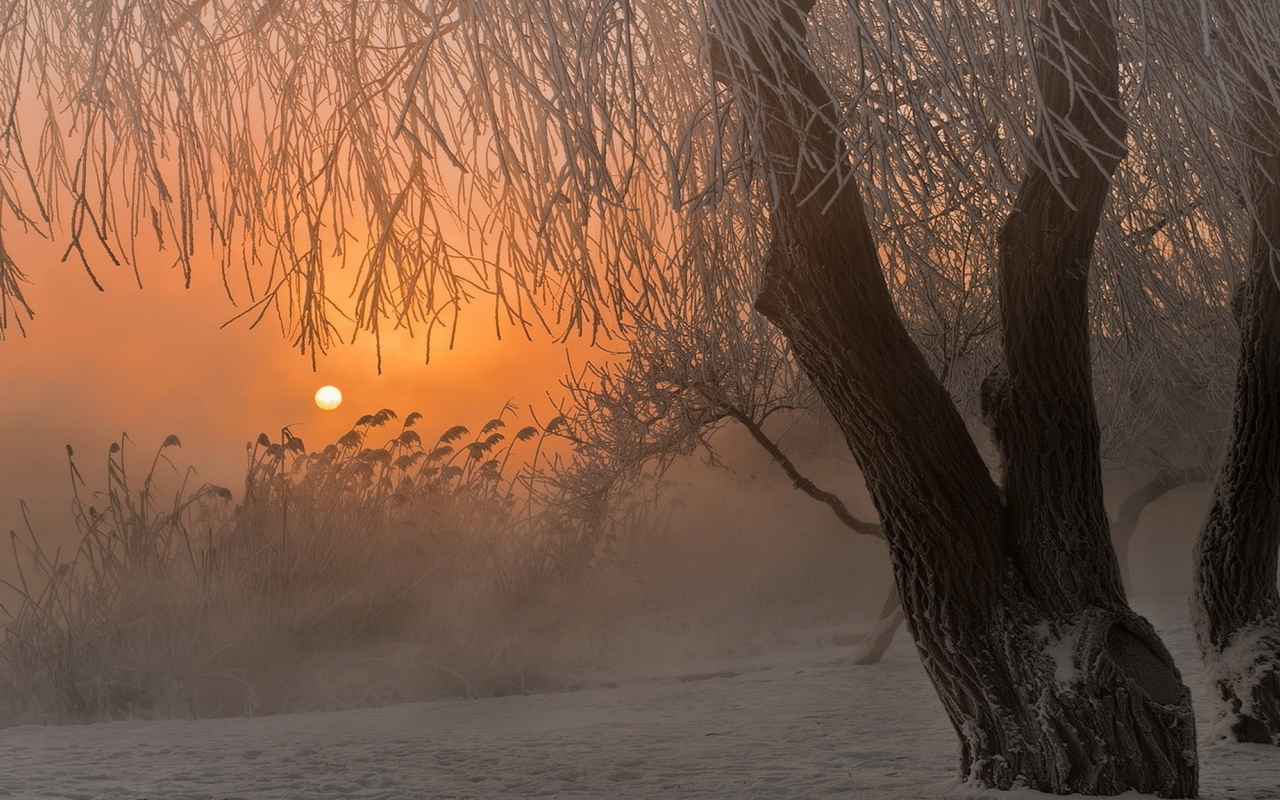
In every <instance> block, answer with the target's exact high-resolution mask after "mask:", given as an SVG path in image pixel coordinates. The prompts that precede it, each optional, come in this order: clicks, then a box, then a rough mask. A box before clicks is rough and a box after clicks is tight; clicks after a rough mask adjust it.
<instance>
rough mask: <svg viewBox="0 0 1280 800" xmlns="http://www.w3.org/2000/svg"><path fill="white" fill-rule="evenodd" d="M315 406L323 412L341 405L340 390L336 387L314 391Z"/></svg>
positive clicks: (322, 387)
mask: <svg viewBox="0 0 1280 800" xmlns="http://www.w3.org/2000/svg"><path fill="white" fill-rule="evenodd" d="M316 405H318V406H320V408H322V409H324V410H325V411H332V410H334V409H335V408H337V407H338V406H340V405H342V390H340V389H339V388H338V387H337V386H321V387H320V388H319V389H316Z"/></svg>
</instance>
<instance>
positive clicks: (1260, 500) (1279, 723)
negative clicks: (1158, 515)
mask: <svg viewBox="0 0 1280 800" xmlns="http://www.w3.org/2000/svg"><path fill="white" fill-rule="evenodd" d="M1216 9H1217V11H1218V13H1219V14H1220V15H1221V16H1220V20H1219V21H1220V22H1221V23H1222V30H1221V31H1220V32H1219V33H1220V36H1221V39H1220V42H1221V45H1222V48H1223V52H1224V53H1225V54H1226V55H1227V58H1228V64H1227V66H1228V68H1234V69H1236V70H1237V71H1238V75H1237V77H1238V78H1239V79H1240V80H1239V82H1238V84H1237V85H1241V86H1244V87H1247V89H1248V91H1247V93H1246V94H1245V95H1244V96H1243V97H1240V98H1236V101H1237V103H1238V104H1239V106H1240V109H1241V111H1240V113H1239V115H1238V123H1239V124H1240V129H1239V131H1237V133H1238V134H1239V135H1240V137H1241V139H1242V140H1243V141H1244V142H1245V143H1246V146H1247V147H1248V164H1249V169H1250V172H1251V176H1250V183H1249V186H1248V187H1247V190H1246V191H1247V197H1246V200H1247V205H1248V206H1249V208H1250V209H1251V211H1252V214H1253V241H1252V244H1251V252H1250V259H1249V275H1248V277H1247V278H1246V281H1245V283H1244V285H1243V287H1242V294H1241V295H1240V296H1239V297H1238V300H1239V303H1238V305H1237V309H1236V310H1237V313H1238V316H1239V322H1240V358H1239V361H1238V362H1237V365H1236V406H1235V413H1234V415H1233V417H1232V421H1231V429H1230V435H1229V439H1228V443H1227V454H1226V459H1225V461H1224V462H1223V465H1222V469H1221V470H1220V472H1219V473H1218V482H1217V484H1216V485H1215V487H1214V493H1213V502H1212V505H1211V506H1210V509H1209V516H1208V519H1207V520H1206V522H1205V526H1204V529H1203V530H1202V531H1201V533H1200V538H1199V540H1198V541H1197V543H1196V574H1195V591H1194V594H1193V598H1192V606H1193V617H1194V619H1195V623H1196V635H1197V638H1198V639H1199V643H1200V652H1201V655H1202V656H1203V657H1204V660H1205V665H1206V666H1207V667H1208V670H1209V674H1210V678H1211V680H1212V681H1213V683H1214V685H1215V686H1216V687H1217V689H1218V695H1219V699H1220V701H1221V706H1220V708H1219V713H1220V714H1222V715H1224V716H1225V717H1226V718H1227V720H1228V723H1229V726H1230V730H1231V732H1232V733H1233V734H1234V735H1235V737H1236V738H1237V739H1238V740H1240V741H1243V742H1258V743H1262V744H1275V745H1280V592H1277V588H1276V567H1277V551H1280V285H1278V282H1280V253H1278V252H1277V248H1280V106H1278V105H1277V103H1276V100H1275V94H1274V90H1275V87H1276V86H1277V85H1280V75H1277V74H1276V72H1275V69H1274V67H1272V68H1271V71H1270V73H1267V72H1264V71H1263V70H1267V69H1268V68H1267V67H1266V66H1264V65H1265V64H1267V63H1268V61H1267V59H1271V61H1270V63H1271V64H1273V65H1274V63H1275V62H1274V56H1275V54H1274V53H1258V52H1257V49H1256V44H1253V46H1251V44H1252V43H1251V42H1249V41H1248V40H1247V39H1246V38H1245V37H1244V36H1242V35H1241V34H1242V31H1241V29H1240V27H1239V20H1238V19H1237V18H1236V14H1237V12H1238V11H1239V9H1238V8H1237V6H1236V4H1235V3H1229V2H1219V3H1217V4H1216Z"/></svg>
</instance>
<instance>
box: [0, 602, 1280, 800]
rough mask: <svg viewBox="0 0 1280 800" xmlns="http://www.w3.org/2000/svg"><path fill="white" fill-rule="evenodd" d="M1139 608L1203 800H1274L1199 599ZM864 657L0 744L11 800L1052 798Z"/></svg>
mask: <svg viewBox="0 0 1280 800" xmlns="http://www.w3.org/2000/svg"><path fill="white" fill-rule="evenodd" d="M1137 606H1138V608H1139V610H1140V611H1141V612H1143V613H1145V614H1147V615H1148V616H1149V617H1150V618H1151V619H1152V621H1153V622H1155V624H1156V626H1157V627H1158V628H1159V629H1160V631H1161V633H1162V634H1163V635H1164V636H1165V638H1166V641H1167V642H1168V643H1169V645H1170V647H1171V648H1172V650H1173V652H1174V656H1175V657H1176V658H1177V659H1178V662H1179V663H1180V665H1181V666H1182V668H1183V674H1184V677H1185V678H1186V679H1187V680H1188V681H1189V682H1190V684H1191V686H1192V688H1193V691H1194V692H1195V695H1196V703H1197V706H1198V708H1199V709H1200V711H1201V715H1200V716H1201V718H1200V731H1201V750H1200V757H1201V775H1202V780H1201V783H1202V796H1203V797H1205V798H1210V799H1211V800H1227V799H1228V798H1231V800H1245V798H1249V799H1251V800H1252V799H1256V800H1263V798H1266V799H1267V800H1273V799H1274V798H1277V797H1280V749H1278V748H1271V747H1263V746H1258V745H1238V744H1234V743H1227V742H1225V741H1221V740H1217V739H1215V738H1214V737H1213V736H1212V734H1211V733H1210V731H1209V720H1208V719H1207V716H1206V712H1207V710H1208V704H1207V692H1206V687H1204V686H1203V685H1202V684H1203V673H1202V670H1200V668H1199V667H1198V664H1197V661H1196V658H1195V650H1194V641H1193V638H1192V635H1191V632H1190V630H1189V626H1188V622H1187V614H1186V611H1185V601H1184V600H1182V599H1181V598H1165V599H1160V600H1147V601H1145V602H1144V601H1142V600H1139V602H1138V603H1137ZM828 639H829V637H828ZM852 649H853V648H851V647H836V646H831V645H829V644H828V645H827V646H817V645H815V646H814V647H812V648H809V649H799V648H792V649H789V650H782V651H778V652H772V653H768V654H764V655H760V656H752V657H749V658H738V659H730V660H725V661H723V662H717V663H714V664H708V663H705V662H703V663H698V664H674V665H668V669H667V672H666V675H665V677H655V676H654V675H653V674H652V673H650V674H647V675H640V674H636V675H632V676H630V677H624V676H617V675H615V676H598V677H597V678H593V679H592V680H593V681H595V685H594V686H591V687H590V688H584V689H580V690H577V691H569V692H561V693H555V694H542V695H529V696H512V697H503V698H491V699H481V700H461V699H443V700H437V701H433V702H427V703H414V704H408V705H401V706H394V707H389V708H378V709H368V710H358V711H342V712H331V713H311V714H290V715H281V716H275V717H262V718H242V719H213V720H172V721H160V722H114V723H105V724H95V725H81V726H31V725H28V726H22V727H15V728H9V729H7V730H2V731H0V796H3V797H19V798H50V797H57V798H83V799H84V800H108V799H111V798H130V800H142V799H143V798H146V800H179V799H181V800H188V799H190V800H194V799H195V798H208V799H209V800H225V799H228V798H246V800H249V799H252V800H258V799H262V800H266V799H267V798H368V799H370V800H371V799H372V798H387V799H389V798H435V797H441V798H446V797H447V798H488V797H600V798H737V797H749V798H756V797H759V798H767V797H850V798H868V800H876V799H877V798H930V800H934V799H937V798H977V797H1000V798H1011V799H1016V800H1025V798H1031V797H1035V798H1047V797H1050V796H1049V795H1042V794H1040V793H1038V792H1032V791H1027V790H1015V791H1011V792H997V791H989V790H982V789H978V788H974V787H972V786H968V785H965V784H961V783H960V782H959V780H958V779H957V777H956V774H955V762H956V751H957V745H956V739H955V736H954V735H953V733H952V731H951V729H950V726H949V725H948V723H947V721H946V718H945V717H944V716H943V712H942V708H941V706H940V704H939V702H938V700H937V697H936V696H935V695H934V693H933V690H932V688H931V687H930V686H929V684H928V682H927V680H926V678H925V676H924V673H923V671H922V670H921V668H920V665H919V662H918V660H917V658H916V655H915V652H914V649H913V648H912V646H911V643H910V642H909V641H908V639H907V637H906V636H905V635H900V636H899V637H898V640H897V641H896V642H894V645H893V646H892V648H891V649H890V650H889V652H888V653H887V655H886V657H885V660H884V662H883V663H881V664H878V665H874V666H865V667H860V666H855V665H853V664H851V663H849V662H848V656H849V655H850V653H851V652H852ZM614 679H616V681H617V682H616V683H615V682H614ZM604 681H609V685H604ZM1124 796H1125V797H1139V796H1141V795H1138V794H1136V793H1129V794H1126V795H1124Z"/></svg>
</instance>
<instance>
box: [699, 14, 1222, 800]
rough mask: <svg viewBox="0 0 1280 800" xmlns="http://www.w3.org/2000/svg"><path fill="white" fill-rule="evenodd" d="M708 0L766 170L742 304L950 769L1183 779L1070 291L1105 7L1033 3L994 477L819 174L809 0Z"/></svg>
mask: <svg viewBox="0 0 1280 800" xmlns="http://www.w3.org/2000/svg"><path fill="white" fill-rule="evenodd" d="M778 2H780V3H781V4H780V5H776V6H775V5H773V3H778ZM723 3H724V4H723V5H721V6H720V7H718V8H717V11H718V12H719V16H718V17H717V18H716V20H715V23H716V25H717V30H716V32H715V34H714V35H715V36H717V37H719V38H718V39H717V42H718V44H717V46H716V47H715V48H714V51H713V58H714V63H715V64H716V66H717V68H718V70H719V71H720V77H721V79H722V80H724V81H725V82H726V83H728V84H730V85H731V86H734V87H737V88H740V89H741V90H742V91H741V92H740V100H741V101H742V102H743V104H744V105H745V106H746V107H747V109H748V112H749V113H754V115H755V118H756V119H758V120H759V126H760V127H759V130H760V133H761V136H762V139H763V143H764V149H765V151H766V155H767V156H768V158H769V162H770V163H769V167H770V169H772V170H773V173H774V177H775V180H776V185H777V186H778V187H779V196H778V198H777V200H776V203H775V206H774V207H773V208H772V211H771V216H770V222H771V225H772V234H773V242H772V249H771V254H770V257H769V259H768V262H767V264H766V265H765V274H764V276H763V283H762V288H761V291H760V294H759V297H758V298H757V307H758V308H759V309H760V311H761V312H762V313H764V314H765V315H766V316H767V317H768V318H769V319H770V320H771V321H773V322H774V323H775V324H776V325H778V327H779V328H780V329H781V330H782V331H783V332H784V333H785V334H786V336H787V337H788V339H789V340H790V342H791V346H792V348H793V352H794V353H795V356H796V358H797V359H798V361H799V363H800V365H801V366H802V368H803V369H804V370H805V372H806V374H807V375H808V377H809V378H810V380H811V381H812V382H813V384H814V386H815V388H816V389H817V390H818V392H819V394H820V395H821V397H822V398H823V401H824V402H825V403H826V405H827V407H828V408H829V409H830V411H831V413H832V414H833V415H834V417H835V419H836V420H837V421H838V423H839V425H840V427H841V430H842V432H843V433H844V436H845V438H846V440H847V442H848V444H849V446H850V448H851V449H852V451H853V454H854V456H855V457H856V459H857V461H858V463H859V465H860V467H861V469H862V472H863V475H864V477H865V479H866V482H867V485H868V488H869V490H870V492H871V496H872V498H873V500H874V501H875V503H876V506H877V509H878V510H879V513H880V516H881V520H882V525H883V530H884V534H885V538H886V540H887V542H888V545H889V550H890V555H891V558H892V561H893V566H894V571H895V575H896V578H897V582H898V587H899V591H900V594H901V598H902V604H903V608H904V610H905V613H906V618H907V622H908V625H909V626H910V629H911V632H912V634H913V635H914V637H915V640H916V646H917V649H918V651H919V653H920V657H921V659H922V661H923V662H924V666H925V669H926V670H927V671H928V673H929V675H930V677H931V678H932V680H933V683H934V686H935V687H936V688H937V691H938V694H939V696H940V697H941V699H942V702H943V706H944V707H945V708H946V711H947V713H948V715H949V716H950V719H951V722H952V724H953V725H954V726H955V729H956V732H957V734H958V735H959V737H960V741H961V753H960V769H961V773H962V775H963V776H965V777H967V778H970V779H973V780H977V781H981V782H983V783H985V784H987V785H990V786H994V787H1001V788H1007V787H1012V786H1015V785H1018V784H1025V785H1028V786H1031V787H1033V788H1036V789H1040V790H1043V791H1049V792H1058V793H1062V792H1081V793H1088V794H1114V793H1119V792H1122V791H1125V790H1127V789H1130V788H1134V789H1137V790H1139V791H1143V792H1153V793H1157V794H1160V795H1163V796H1167V797H1189V796H1192V795H1194V794H1195V793H1196V780H1197V764H1196V757H1195V731H1194V719H1193V715H1192V711H1191V705H1190V696H1189V693H1188V692H1187V690H1186V688H1185V687H1184V686H1183V684H1182V681H1181V677H1180V676H1179V674H1178V671H1177V669H1176V668H1175V666H1174V664H1173V661H1172V659H1171V658H1170V657H1169V654H1168V652H1167V651H1166V650H1165V648H1164V646H1163V644H1162V643H1161V642H1160V640H1159V639H1158V637H1157V636H1156V634H1155V633H1154V631H1153V630H1152V628H1151V626H1150V625H1149V624H1148V623H1147V622H1146V621H1145V620H1144V619H1142V618H1141V617H1139V616H1137V615H1136V614H1134V613H1133V612H1132V611H1131V610H1130V609H1129V607H1128V605H1127V603H1126V601H1125V598H1124V591H1123V588H1122V586H1121V582H1120V574H1119V569H1118V566H1117V563H1116V557H1115V552H1114V550H1113V549H1112V546H1111V542H1110V538H1109V533H1108V527H1107V519H1106V515H1105V512H1104V509H1103V504H1102V478H1101V468H1100V464H1099V457H1098V428H1097V421H1096V415H1095V411H1094V406H1093V397H1092V394H1091V383H1090V362H1089V343H1088V320H1087V298H1086V294H1087V292H1086V288H1087V275H1088V268H1089V262H1090V258H1091V253H1092V247H1093V238H1094V234H1095V231H1096V228H1097V224H1098V219H1099V215H1100V213H1101V209H1102V206H1103V203H1104V202H1105V200H1106V195H1107V191H1108V187H1109V184H1110V172H1111V170H1112V169H1114V167H1115V165H1116V164H1117V163H1118V162H1119V159H1120V158H1121V157H1122V155H1123V145H1122V144H1120V142H1122V141H1123V136H1124V125H1123V122H1122V120H1121V118H1120V116H1119V114H1118V112H1117V111H1116V101H1117V93H1118V92H1117V53H1116V41H1115V32H1114V25H1113V15H1114V12H1113V10H1112V9H1111V8H1110V6H1109V4H1108V2H1107V0H1057V1H1056V2H1048V3H1046V4H1045V5H1044V7H1043V8H1042V11H1041V15H1042V18H1041V25H1042V28H1043V30H1044V31H1045V33H1044V34H1043V35H1042V36H1041V39H1040V45H1039V51H1038V53H1037V65H1036V71H1035V74H1036V75H1037V79H1038V81H1039V82H1040V86H1039V87H1038V89H1039V92H1038V96H1039V97H1041V98H1043V102H1044V103H1045V107H1043V108H1041V109H1039V113H1040V115H1041V119H1042V122H1041V129H1042V133H1041V136H1042V137H1044V136H1046V135H1050V136H1052V138H1053V140H1054V141H1053V142H1052V144H1050V143H1048V142H1046V141H1044V140H1043V138H1042V140H1041V142H1040V145H1039V148H1040V152H1039V155H1040V160H1039V162H1038V163H1039V164H1042V165H1048V166H1047V167H1033V168H1032V169H1031V170H1030V172H1029V174H1028V175H1027V176H1026V179H1025V180H1024V182H1023V185H1022V188H1021V191H1020V193H1019V196H1018V199H1017V205H1016V210H1015V211H1014V212H1013V214H1012V215H1011V216H1010V218H1009V220H1008V222H1007V223H1006V225H1005V227H1004V229H1003V231H1002V235H1001V240H1000V241H1001V257H1000V290H1001V303H1002V308H1003V320H1004V321H1003V325H1004V338H1003V341H1004V354H1005V364H1004V366H1003V368H1002V369H1001V370H999V371H998V373H997V374H996V375H995V376H994V377H993V379H992V380H990V381H989V382H988V386H987V390H988V391H987V392H986V394H987V400H988V403H987V408H988V411H989V416H990V418H991V419H992V420H993V422H994V424H995V428H996V433H997V439H998V441H999V443H1000V446H1001V448H1002V451H1003V454H1004V457H1005V486H1004V491H1003V492H1002V491H1001V489H1000V487H997V486H996V484H995V483H994V482H993V481H992V480H991V477H990V475H989V472H988V470H987V467H986V465H985V464H984V463H983V461H982V459H981V457H980V456H979V454H978V451H977V448H976V447H975V446H974V443H973V442H972V440H971V439H970V437H969V435H968V433H967V432H966V430H965V426H964V423H963V421H962V420H961V418H960V415H959V414H958V412H957V411H956V409H955V406H954V405H953V403H952V401H951V399H950V397H949V396H948V395H947V392H946V391H945V389H944V388H943V387H942V385H941V383H940V382H939V381H938V379H937V378H936V376H935V375H934V374H933V373H932V372H931V371H930V369H929V367H928V365H927V364H926V362H925V360H924V358H923V357H922V355H921V354H920V352H919V351H918V350H917V349H916V347H915V346H914V345H913V343H912V342H911V340H910V338H909V336H908V334H907V332H906V330H905V328H904V327H903V325H902V323H901V320H900V319H899V317H898V315H897V313H896V311H895V309H894V305H893V302H892V300H891V298H890V295H889V292H888V290H887V288H886V285H885V281H884V276H883V272H882V269H881V265H880V259H879V255H878V253H877V250H876V243H875V241H874V238H873V236H872V233H871V230H870V227H869V225H868V222H867V218H866V214H865V213H864V208H863V203H862V198H861V196H860V194H859V191H858V190H857V188H856V186H855V185H854V183H853V182H852V181H849V180H842V179H841V177H842V176H843V177H847V174H848V170H849V169H850V167H849V157H848V148H847V146H846V144H845V142H844V140H843V139H842V138H841V136H840V134H839V124H838V123H837V121H836V120H837V119H839V114H838V113H837V104H836V102H835V101H834V99H833V98H832V97H831V96H830V95H829V94H828V93H827V92H826V90H825V89H824V87H823V85H822V83H821V81H820V79H819V78H818V76H817V75H816V73H815V72H814V70H813V67H812V65H811V62H810V61H809V59H808V56H807V51H806V44H805V30H806V28H805V23H806V19H805V15H806V14H807V12H808V10H809V7H810V6H811V5H812V2H811V0H802V2H801V4H799V5H792V4H791V3H790V2H789V0H723ZM762 18H771V19H773V20H774V23H775V24H774V26H773V29H772V33H771V34H764V33H761V24H760V20H761V19H762ZM748 20H750V22H748ZM726 42H727V43H728V44H726ZM1045 132H1047V133H1045ZM1050 169H1051V170H1052V172H1050V171H1048V170H1050Z"/></svg>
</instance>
